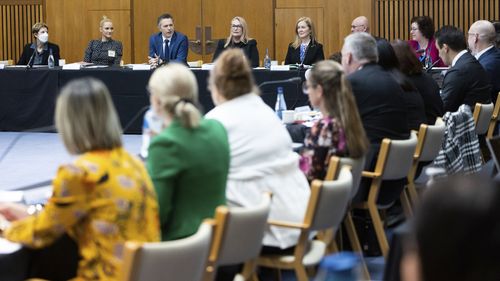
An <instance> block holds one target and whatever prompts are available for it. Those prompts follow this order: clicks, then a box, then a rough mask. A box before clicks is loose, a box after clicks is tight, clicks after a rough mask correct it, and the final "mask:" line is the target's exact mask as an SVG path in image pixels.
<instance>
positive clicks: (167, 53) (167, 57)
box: [162, 39, 170, 62]
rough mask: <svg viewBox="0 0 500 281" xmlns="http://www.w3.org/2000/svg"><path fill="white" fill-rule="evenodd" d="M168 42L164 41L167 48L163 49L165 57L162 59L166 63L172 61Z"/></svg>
mask: <svg viewBox="0 0 500 281" xmlns="http://www.w3.org/2000/svg"><path fill="white" fill-rule="evenodd" d="M168 41H169V40H168V39H165V41H163V42H165V47H164V48H163V57H162V59H163V61H164V62H169V60H170V49H169V48H168Z"/></svg>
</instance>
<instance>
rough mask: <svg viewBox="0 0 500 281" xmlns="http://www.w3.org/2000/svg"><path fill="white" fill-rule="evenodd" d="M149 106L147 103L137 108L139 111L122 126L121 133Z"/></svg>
mask: <svg viewBox="0 0 500 281" xmlns="http://www.w3.org/2000/svg"><path fill="white" fill-rule="evenodd" d="M149 108H150V106H149V105H145V106H143V107H142V108H141V109H139V111H137V113H136V114H135V115H134V116H133V117H132V118H131V119H130V121H128V123H127V124H126V125H125V126H124V127H123V133H125V132H126V131H127V130H128V129H130V127H131V126H132V124H133V123H134V122H135V121H137V119H138V118H139V117H140V116H141V115H142V114H143V113H144V112H145V111H146V110H148V109H149Z"/></svg>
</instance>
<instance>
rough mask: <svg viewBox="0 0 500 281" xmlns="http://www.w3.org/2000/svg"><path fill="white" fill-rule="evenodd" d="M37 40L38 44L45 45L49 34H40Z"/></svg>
mask: <svg viewBox="0 0 500 281" xmlns="http://www.w3.org/2000/svg"><path fill="white" fill-rule="evenodd" d="M38 40H40V42H42V43H47V41H49V34H48V33H42V34H40V35H38Z"/></svg>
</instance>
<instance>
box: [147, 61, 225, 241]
mask: <svg viewBox="0 0 500 281" xmlns="http://www.w3.org/2000/svg"><path fill="white" fill-rule="evenodd" d="M148 89H149V91H150V93H151V97H150V101H151V106H152V108H153V110H154V112H155V113H156V114H157V115H158V116H160V117H161V118H162V120H163V127H164V128H163V130H162V132H161V133H160V134H158V135H157V136H155V137H153V139H152V141H151V144H150V146H149V153H148V159H147V168H148V171H149V174H150V176H151V179H152V180H153V183H154V186H155V189H156V192H157V195H158V201H159V207H160V223H161V231H162V240H163V241H165V240H175V239H179V238H183V237H186V236H189V235H191V234H193V233H195V232H196V230H197V229H198V226H199V225H200V223H201V222H202V221H203V219H205V218H211V217H213V215H214V211H215V208H216V207H217V206H219V205H223V204H225V203H226V196H225V191H226V180H227V174H228V170H229V144H228V140H227V134H226V131H225V129H224V127H223V126H222V125H221V124H220V123H219V122H217V121H215V120H206V119H203V118H202V117H201V114H200V112H199V110H198V109H197V107H196V104H197V103H198V86H197V83H196V78H195V76H194V74H193V73H192V72H191V71H190V70H189V69H188V68H187V67H185V66H183V65H180V64H171V65H168V66H165V67H161V68H159V69H157V70H156V71H155V72H154V73H153V75H152V76H151V78H150V80H149V84H148Z"/></svg>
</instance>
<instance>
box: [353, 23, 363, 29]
mask: <svg viewBox="0 0 500 281" xmlns="http://www.w3.org/2000/svg"><path fill="white" fill-rule="evenodd" d="M362 26H363V27H364V26H365V25H364V24H360V25H351V28H352V29H355V28H358V27H362Z"/></svg>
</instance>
